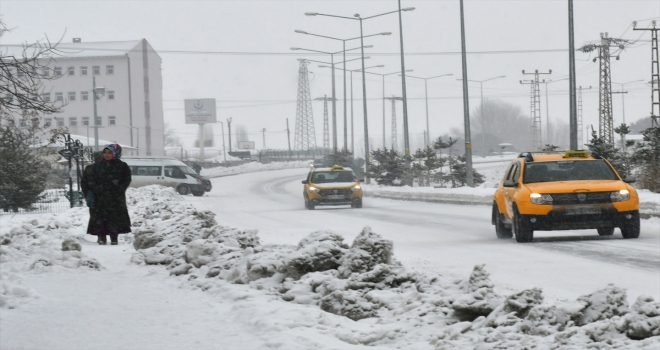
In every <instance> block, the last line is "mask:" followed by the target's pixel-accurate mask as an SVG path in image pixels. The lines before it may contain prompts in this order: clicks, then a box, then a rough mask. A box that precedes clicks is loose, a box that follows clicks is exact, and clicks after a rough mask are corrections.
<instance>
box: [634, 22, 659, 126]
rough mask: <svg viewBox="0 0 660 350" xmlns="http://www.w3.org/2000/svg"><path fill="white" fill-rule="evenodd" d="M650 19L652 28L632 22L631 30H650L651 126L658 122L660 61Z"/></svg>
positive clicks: (656, 37) (656, 35) (656, 39)
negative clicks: (638, 25) (638, 26)
mask: <svg viewBox="0 0 660 350" xmlns="http://www.w3.org/2000/svg"><path fill="white" fill-rule="evenodd" d="M655 25H656V22H655V21H652V22H651V26H652V28H637V22H633V30H648V31H650V32H651V120H652V123H653V124H652V125H653V126H658V124H659V123H660V120H658V119H659V118H660V62H659V57H658V29H660V28H656V27H655Z"/></svg>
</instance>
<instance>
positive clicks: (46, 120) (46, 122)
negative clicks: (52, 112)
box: [44, 118, 50, 128]
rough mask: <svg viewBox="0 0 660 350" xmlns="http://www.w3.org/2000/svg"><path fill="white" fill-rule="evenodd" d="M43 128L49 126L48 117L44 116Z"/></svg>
mask: <svg viewBox="0 0 660 350" xmlns="http://www.w3.org/2000/svg"><path fill="white" fill-rule="evenodd" d="M44 128H50V118H44Z"/></svg>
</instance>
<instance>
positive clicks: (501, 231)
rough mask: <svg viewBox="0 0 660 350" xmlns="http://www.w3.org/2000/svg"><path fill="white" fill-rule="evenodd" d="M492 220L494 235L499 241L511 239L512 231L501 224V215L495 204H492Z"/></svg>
mask: <svg viewBox="0 0 660 350" xmlns="http://www.w3.org/2000/svg"><path fill="white" fill-rule="evenodd" d="M493 218H494V219H495V234H496V235H497V238H499V239H507V238H511V237H513V230H512V229H511V228H506V226H504V223H503V222H502V214H500V211H499V209H497V203H495V202H493Z"/></svg>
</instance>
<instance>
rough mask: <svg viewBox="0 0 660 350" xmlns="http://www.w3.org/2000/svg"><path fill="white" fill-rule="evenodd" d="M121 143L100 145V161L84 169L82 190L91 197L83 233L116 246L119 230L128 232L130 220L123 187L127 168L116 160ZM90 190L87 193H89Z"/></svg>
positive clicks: (128, 170) (86, 196) (125, 184)
mask: <svg viewBox="0 0 660 350" xmlns="http://www.w3.org/2000/svg"><path fill="white" fill-rule="evenodd" d="M120 158H121V146H119V145H118V144H116V143H113V144H110V145H108V146H105V147H104V148H103V160H101V161H100V162H96V163H95V164H93V165H91V166H92V167H93V168H92V169H91V171H87V169H85V170H86V171H85V174H84V176H83V179H82V190H83V194H84V195H85V198H92V197H93V200H91V202H93V204H92V206H91V207H90V209H89V213H90V215H89V224H88V226H87V233H88V234H90V235H95V236H97V237H98V243H99V244H100V245H105V244H107V236H110V242H111V244H112V245H117V244H118V241H117V237H118V236H119V234H120V233H128V232H131V219H130V217H129V216H128V209H127V208H126V189H127V188H128V185H129V184H130V183H131V169H130V168H129V167H128V165H127V164H126V163H124V162H123V161H121V160H120ZM90 192H91V196H90Z"/></svg>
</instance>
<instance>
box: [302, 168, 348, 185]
mask: <svg viewBox="0 0 660 350" xmlns="http://www.w3.org/2000/svg"><path fill="white" fill-rule="evenodd" d="M333 182H355V177H354V176H353V172H352V171H317V172H314V174H313V175H312V183H315V184H324V183H333Z"/></svg>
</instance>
